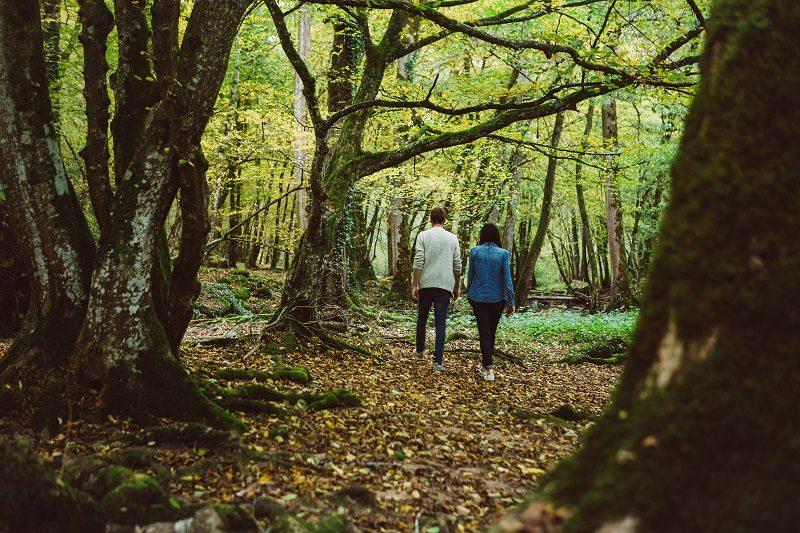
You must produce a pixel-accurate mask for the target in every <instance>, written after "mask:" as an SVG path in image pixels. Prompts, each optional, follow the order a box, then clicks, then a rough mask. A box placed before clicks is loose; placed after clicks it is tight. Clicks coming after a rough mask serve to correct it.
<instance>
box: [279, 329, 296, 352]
mask: <svg viewBox="0 0 800 533" xmlns="http://www.w3.org/2000/svg"><path fill="white" fill-rule="evenodd" d="M280 342H281V344H282V345H283V346H284V347H285V348H286V350H288V351H290V352H293V351H295V350H296V349H297V336H296V335H295V334H294V332H293V331H284V332H283V333H281V336H280Z"/></svg>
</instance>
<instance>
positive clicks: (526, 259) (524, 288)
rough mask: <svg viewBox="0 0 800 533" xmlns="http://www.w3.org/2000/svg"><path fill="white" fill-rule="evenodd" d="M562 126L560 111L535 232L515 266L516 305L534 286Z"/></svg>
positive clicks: (524, 299) (524, 303)
mask: <svg viewBox="0 0 800 533" xmlns="http://www.w3.org/2000/svg"><path fill="white" fill-rule="evenodd" d="M563 128H564V112H563V111H562V112H560V113H558V114H557V115H556V120H555V124H554V125H553V135H552V137H551V138H550V149H551V150H552V151H553V153H551V155H550V156H549V157H548V161H547V174H546V175H545V178H544V192H543V193H542V209H541V211H540V212H539V222H538V224H537V226H536V234H535V235H534V237H533V241H532V242H531V245H530V248H528V250H527V251H526V253H525V255H523V256H522V258H521V260H520V263H519V265H518V266H517V269H518V271H517V274H518V275H517V285H516V287H514V293H515V296H516V299H517V306H523V305H526V304H527V302H528V293H529V292H530V290H531V288H532V287H535V286H536V285H535V283H534V275H535V271H536V261H537V260H538V259H539V254H540V253H541V252H542V246H544V239H545V237H546V236H547V227H548V226H549V225H550V208H551V206H552V203H553V188H554V186H555V181H556V167H557V165H558V159H557V157H556V154H555V149H556V148H558V144H559V143H560V142H561V131H562V130H563Z"/></svg>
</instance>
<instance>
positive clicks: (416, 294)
mask: <svg viewBox="0 0 800 533" xmlns="http://www.w3.org/2000/svg"><path fill="white" fill-rule="evenodd" d="M418 298H419V287H417V286H416V284H415V285H412V286H411V299H412V300H414V301H415V302H416V301H417V299H418Z"/></svg>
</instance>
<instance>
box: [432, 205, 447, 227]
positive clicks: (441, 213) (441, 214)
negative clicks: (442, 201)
mask: <svg viewBox="0 0 800 533" xmlns="http://www.w3.org/2000/svg"><path fill="white" fill-rule="evenodd" d="M446 218H447V212H446V211H445V210H444V207H434V208H433V209H431V222H432V223H433V224H444V221H445V219H446Z"/></svg>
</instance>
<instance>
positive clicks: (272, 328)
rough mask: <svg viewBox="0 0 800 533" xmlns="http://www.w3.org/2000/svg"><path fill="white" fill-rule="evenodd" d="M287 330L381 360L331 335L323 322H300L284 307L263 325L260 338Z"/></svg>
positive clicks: (329, 345) (325, 344)
mask: <svg viewBox="0 0 800 533" xmlns="http://www.w3.org/2000/svg"><path fill="white" fill-rule="evenodd" d="M287 330H289V331H293V332H294V333H295V334H296V335H297V336H298V337H300V338H303V339H306V340H317V341H319V342H320V343H321V344H322V345H323V346H325V347H328V348H337V349H340V350H347V351H350V352H355V353H357V354H359V355H362V356H365V357H369V358H371V359H374V360H376V361H380V360H381V358H380V357H379V356H378V355H376V354H374V353H372V352H370V351H369V350H367V349H366V348H364V347H362V346H358V345H356V344H352V343H349V342H347V341H345V340H343V339H340V338H338V337H334V336H332V335H331V334H330V333H328V331H329V328H328V327H326V326H325V324H324V323H319V322H301V321H299V320H297V319H296V318H295V317H294V316H293V315H292V313H290V312H288V311H287V310H286V309H282V310H280V311H279V312H278V313H276V316H275V317H274V318H273V320H272V321H271V322H270V323H269V324H267V325H266V326H265V327H264V330H263V331H262V339H263V338H264V337H263V336H265V335H268V334H269V333H274V332H283V331H287Z"/></svg>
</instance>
